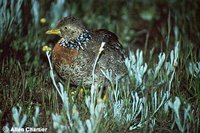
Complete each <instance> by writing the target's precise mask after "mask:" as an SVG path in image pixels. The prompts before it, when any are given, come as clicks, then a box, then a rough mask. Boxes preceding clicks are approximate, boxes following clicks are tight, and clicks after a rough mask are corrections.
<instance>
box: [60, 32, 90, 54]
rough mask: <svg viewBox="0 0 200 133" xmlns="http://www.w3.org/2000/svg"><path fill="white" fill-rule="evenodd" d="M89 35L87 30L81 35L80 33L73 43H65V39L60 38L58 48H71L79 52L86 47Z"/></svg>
mask: <svg viewBox="0 0 200 133" xmlns="http://www.w3.org/2000/svg"><path fill="white" fill-rule="evenodd" d="M91 38H92V37H91V35H90V33H89V31H88V30H85V31H84V32H83V33H81V34H80V35H79V36H78V38H76V39H75V40H73V41H67V40H66V39H65V38H61V39H60V41H59V44H60V46H62V47H66V48H72V49H77V50H79V49H80V48H81V49H84V47H85V46H86V43H87V42H88V41H89V40H91Z"/></svg>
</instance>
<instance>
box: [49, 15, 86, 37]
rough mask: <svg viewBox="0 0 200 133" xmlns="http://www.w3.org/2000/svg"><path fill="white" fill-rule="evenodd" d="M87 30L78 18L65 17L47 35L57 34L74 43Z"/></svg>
mask: <svg viewBox="0 0 200 133" xmlns="http://www.w3.org/2000/svg"><path fill="white" fill-rule="evenodd" d="M85 30H86V29H85V26H84V25H83V24H82V22H81V21H80V20H79V19H78V18H75V17H64V18H62V19H61V20H60V21H59V22H58V24H57V26H56V28H55V29H51V30H48V31H47V32H46V34H57V35H59V36H61V37H62V38H64V39H65V40H67V41H73V40H75V39H76V38H78V37H79V35H80V34H81V33H82V32H84V31H85Z"/></svg>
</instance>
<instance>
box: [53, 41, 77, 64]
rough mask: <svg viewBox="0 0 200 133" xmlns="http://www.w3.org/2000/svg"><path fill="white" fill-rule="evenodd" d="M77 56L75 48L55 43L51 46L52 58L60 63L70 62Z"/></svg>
mask: <svg viewBox="0 0 200 133" xmlns="http://www.w3.org/2000/svg"><path fill="white" fill-rule="evenodd" d="M77 56H78V50H77V49H71V48H65V47H62V46H60V44H59V43H57V44H56V45H55V46H54V48H53V55H52V60H53V61H54V62H59V63H62V64H72V63H73V61H74V60H75V59H76V57H77Z"/></svg>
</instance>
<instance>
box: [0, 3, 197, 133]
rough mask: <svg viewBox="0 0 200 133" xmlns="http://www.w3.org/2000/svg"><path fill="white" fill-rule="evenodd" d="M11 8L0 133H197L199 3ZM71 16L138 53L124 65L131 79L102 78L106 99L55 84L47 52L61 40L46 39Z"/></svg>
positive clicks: (0, 73) (3, 55)
mask: <svg viewBox="0 0 200 133" xmlns="http://www.w3.org/2000/svg"><path fill="white" fill-rule="evenodd" d="M12 2H14V0H12ZM12 2H11V3H9V2H8V3H6V2H0V7H2V8H0V9H2V10H0V14H1V15H0V16H1V20H2V21H1V23H0V27H1V30H2V32H1V35H0V59H1V60H0V92H1V93H0V103H1V104H0V120H1V124H0V125H1V126H0V127H1V129H4V131H8V130H6V129H12V127H18V129H20V128H21V129H23V128H25V127H35V129H36V128H38V130H39V128H47V130H48V132H199V130H200V129H199V125H200V116H199V115H200V114H199V111H200V105H199V102H200V90H199V88H200V82H199V78H200V73H199V72H200V62H199V59H200V55H199V52H200V49H199V46H198V44H199V42H200V40H199V35H200V32H199V29H200V25H199V23H198V22H199V18H198V17H197V14H198V13H197V12H198V11H199V2H197V1H196V2H193V3H189V4H188V2H187V1H186V0H183V1H182V2H179V1H174V3H173V2H166V1H165V2H158V1H157V2H154V3H148V2H147V3H146V2H145V1H142V2H139V1H135V2H129V3H128V2H123V1H118V2H116V3H115V2H114V3H113V2H112V1H108V2H102V1H96V2H94V1H92V0H90V1H89V3H88V4H87V2H84V1H82V2H81V4H80V3H76V2H64V3H63V2H62V1H61V0H57V1H54V2H53V1H49V2H48V4H45V3H44V2H37V1H32V3H31V7H30V8H29V7H28V4H27V2H25V1H19V2H17V3H16V4H14V3H12ZM98 4H101V7H99V8H96V7H97V5H98ZM177 4H178V5H179V6H178V5H177ZM109 5H112V6H109ZM186 5H187V6H186ZM13 7H16V8H13ZM48 7H50V8H48ZM56 7H60V8H59V10H56V9H57V8H56ZM108 7H111V8H112V11H111V12H110V9H109V8H108ZM88 9H90V10H88ZM116 9H117V11H118V12H116ZM5 10H6V12H5ZM16 11H17V12H16ZM25 12H26V13H25ZM26 14H28V15H26ZM65 15H73V16H78V17H80V18H81V19H82V20H83V21H84V23H85V24H86V25H87V27H89V28H95V27H96V28H106V29H109V30H111V31H113V32H115V33H116V34H117V35H118V36H119V39H120V41H121V42H122V44H123V46H124V47H125V48H129V49H131V51H132V52H130V54H129V57H128V58H126V60H125V64H126V66H127V71H128V76H126V77H120V76H119V75H116V77H115V80H113V79H112V76H114V74H112V73H111V72H110V71H104V72H103V73H104V75H105V77H106V78H107V79H108V80H109V82H110V83H111V85H110V86H109V87H108V88H106V91H105V96H100V92H99V88H98V87H97V86H96V85H95V84H93V85H92V86H91V88H84V87H81V86H78V87H73V86H71V85H70V84H69V83H67V82H59V81H57V79H54V76H53V73H54V70H53V68H52V69H50V68H51V67H50V66H49V64H51V59H50V57H49V55H50V53H51V52H50V51H47V52H44V51H42V46H44V45H48V46H49V47H53V44H54V43H55V42H56V41H58V39H59V38H57V37H54V38H53V37H52V36H51V37H50V36H46V35H45V34H44V33H45V31H46V30H47V29H49V28H50V27H52V26H54V25H55V23H56V21H57V19H59V18H60V17H62V16H65ZM5 16H7V17H5ZM55 16H56V17H55ZM27 18H29V19H27ZM40 19H42V20H43V21H40ZM44 20H45V21H46V22H45V21H44ZM20 27H21V28H20ZM22 27H23V28H22ZM16 33H19V34H16ZM48 50H50V49H48ZM94 66H95V65H94ZM94 69H95V67H94ZM54 81H55V82H54ZM56 88H57V89H56ZM3 127H4V128H3ZM44 130H45V129H44Z"/></svg>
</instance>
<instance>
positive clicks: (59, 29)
mask: <svg viewBox="0 0 200 133" xmlns="http://www.w3.org/2000/svg"><path fill="white" fill-rule="evenodd" d="M46 34H56V35H59V36H60V37H61V39H60V40H59V41H58V42H57V43H56V44H55V46H54V48H53V51H52V63H53V65H54V68H55V70H56V72H57V73H58V75H59V76H60V77H61V79H64V80H68V81H70V84H72V85H77V86H78V85H82V86H85V87H89V86H91V85H92V84H93V82H95V83H97V84H98V85H101V86H108V85H109V84H110V83H109V81H108V80H107V79H106V78H105V75H104V74H103V72H105V71H106V70H108V71H111V72H112V75H113V76H112V77H113V79H114V76H115V75H124V74H125V73H126V66H125V63H124V62H125V58H126V57H127V53H126V51H125V50H124V49H123V47H122V45H121V43H120V42H119V41H118V37H117V36H116V35H115V33H113V32H111V31H108V30H106V29H96V30H89V29H87V28H86V27H85V26H84V24H83V23H82V21H81V20H80V19H79V18H76V17H73V16H68V17H63V18H61V19H60V20H59V21H58V23H57V25H56V27H55V28H53V29H50V30H47V31H46ZM102 42H105V45H104V47H103V48H104V50H103V51H102V53H101V54H100V56H99V59H98V61H97V64H96V68H95V76H94V77H95V78H94V79H95V81H94V80H93V75H92V70H93V67H94V62H95V59H96V57H97V54H98V52H99V49H100V47H101V43H102Z"/></svg>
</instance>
